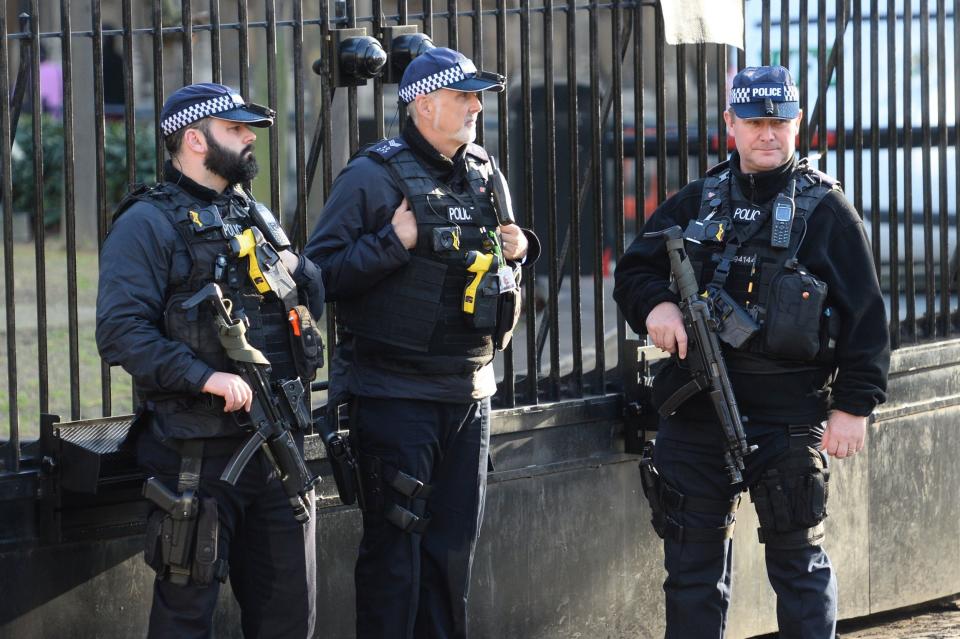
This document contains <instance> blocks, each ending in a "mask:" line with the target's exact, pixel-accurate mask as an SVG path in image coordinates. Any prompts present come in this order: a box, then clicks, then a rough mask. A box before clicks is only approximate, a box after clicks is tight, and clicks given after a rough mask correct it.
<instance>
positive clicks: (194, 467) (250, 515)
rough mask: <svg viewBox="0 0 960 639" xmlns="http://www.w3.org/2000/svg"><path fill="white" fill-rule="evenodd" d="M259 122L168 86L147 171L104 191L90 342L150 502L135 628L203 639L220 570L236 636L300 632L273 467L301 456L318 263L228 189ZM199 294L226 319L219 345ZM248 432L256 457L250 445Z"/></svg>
mask: <svg viewBox="0 0 960 639" xmlns="http://www.w3.org/2000/svg"><path fill="white" fill-rule="evenodd" d="M273 119H274V112H273V111H272V110H270V109H267V108H265V107H261V106H257V105H254V104H247V103H245V102H244V100H243V98H242V97H240V95H239V94H238V93H237V92H236V91H234V90H233V89H230V88H229V87H226V86H223V85H221V84H208V83H204V84H193V85H189V86H186V87H183V88H181V89H179V90H178V91H176V92H174V93H173V94H172V95H171V96H170V97H169V98H168V99H167V101H166V102H165V103H164V105H163V110H162V112H161V115H160V128H161V130H162V132H163V135H164V142H165V144H166V147H167V150H168V152H169V154H170V160H169V161H167V163H166V165H165V168H164V181H163V182H161V183H160V184H157V185H155V186H151V187H141V188H139V189H137V190H135V191H134V192H132V193H131V194H130V195H128V196H127V198H125V199H124V200H123V202H121V204H120V205H119V207H118V209H117V211H116V213H115V214H114V223H113V227H112V229H111V231H110V234H109V235H108V236H107V239H106V241H105V242H104V246H103V250H102V253H101V256H100V269H101V270H100V282H99V294H98V298H97V344H98V346H99V349H100V353H101V355H102V356H103V358H104V359H105V360H106V361H107V362H109V363H110V364H119V365H121V366H123V368H124V369H125V370H126V371H127V372H129V373H130V374H131V375H132V376H133V380H134V383H135V385H136V388H137V392H138V397H139V398H140V405H139V407H138V410H137V419H136V420H135V426H134V433H135V435H136V436H137V437H136V439H135V441H136V448H137V456H138V462H139V464H140V466H141V467H142V468H143V469H144V470H145V471H146V473H147V474H148V476H150V477H151V478H150V479H149V480H148V482H147V485H146V487H145V489H144V493H145V495H146V496H147V497H148V498H150V499H151V500H152V501H153V502H154V504H155V505H154V508H153V514H151V515H150V518H149V520H148V523H147V535H146V559H147V561H148V563H149V564H150V565H151V567H152V568H154V569H155V570H156V571H157V580H156V582H155V585H154V596H153V608H152V610H151V614H150V633H149V635H150V636H151V637H176V638H178V639H182V638H184V637H209V636H210V634H211V630H212V629H211V622H212V618H213V612H214V608H215V606H216V603H217V597H218V593H219V590H220V583H221V582H223V581H225V580H226V578H227V577H228V576H229V577H230V582H231V586H232V589H233V593H234V595H235V597H236V598H237V601H238V602H239V604H240V610H241V616H242V629H243V633H244V635H245V636H248V637H254V636H255V637H284V638H287V637H311V636H312V635H313V628H314V609H315V599H316V583H315V582H316V578H315V572H316V566H315V546H314V544H315V541H314V527H313V525H312V523H306V524H305V523H303V522H306V521H308V520H309V518H310V514H311V512H312V509H313V505H312V493H311V492H310V491H309V488H308V486H309V482H308V481H306V480H305V478H304V477H302V476H301V477H300V479H299V481H300V484H298V485H297V486H294V489H293V490H292V491H290V490H288V487H289V482H290V481H291V479H290V476H291V473H290V472H288V471H290V468H287V467H285V466H284V463H285V462H289V461H291V460H292V461H293V462H297V460H300V461H302V456H301V455H302V444H303V433H302V432H301V431H302V426H303V425H304V424H303V423H302V420H298V419H297V416H302V415H304V414H305V409H306V404H305V400H304V399H303V397H302V388H303V386H302V382H305V381H308V380H309V379H312V378H313V376H314V374H315V370H316V368H317V366H318V365H319V364H320V358H321V354H320V353H319V352H318V351H319V341H318V340H317V337H318V336H317V335H316V331H315V327H314V326H313V323H312V321H311V315H312V316H315V317H319V316H320V313H321V312H322V310H323V302H324V300H323V286H322V283H321V277H320V269H319V268H318V267H317V266H315V265H314V264H313V263H312V262H311V261H310V260H308V259H306V258H304V257H302V256H300V257H298V256H296V255H295V254H293V253H292V252H291V251H290V250H289V249H288V248H287V245H288V244H289V242H287V241H285V240H286V237H285V235H284V234H283V232H282V229H280V228H279V225H278V224H277V223H276V219H275V218H274V217H273V216H272V214H271V213H270V212H269V211H268V210H266V209H265V208H264V207H263V206H262V205H260V204H258V203H257V202H256V201H255V200H254V199H253V197H252V196H251V195H250V193H249V192H247V191H245V190H244V189H243V187H242V184H243V183H245V182H248V181H249V180H251V179H253V177H254V176H255V175H256V174H257V162H256V159H255V158H254V156H253V142H254V140H255V139H256V135H255V134H254V132H253V130H252V129H251V128H250V127H268V126H270V125H271V124H273ZM254 272H255V273H256V275H257V278H259V279H257V278H255V277H253V275H254ZM271 282H272V283H271ZM284 282H286V283H287V284H286V285H283V283H284ZM213 283H215V284H216V285H218V286H219V290H218V289H216V288H214V287H213V286H212V284H213ZM264 286H268V288H264ZM284 286H285V288H284ZM204 291H205V292H204ZM198 294H199V295H198ZM221 300H223V301H222V302H221ZM215 302H219V303H221V304H222V307H221V310H223V311H225V314H226V316H227V319H228V320H230V322H228V323H231V322H232V324H233V325H232V327H231V328H230V330H229V331H227V333H228V338H230V339H233V340H234V342H233V343H232V344H231V350H230V351H227V350H225V349H224V346H223V345H222V343H221V340H222V339H224V335H225V333H224V330H221V331H220V333H219V334H218V319H217V318H218V315H217V312H216V308H217V307H216V306H215V305H214V303H215ZM295 320H296V321H295ZM291 322H293V325H292V324H291ZM244 329H245V330H244ZM292 329H293V330H292ZM237 331H239V333H238V332H237ZM307 338H309V339H307ZM245 340H246V341H245ZM237 349H239V350H240V351H242V352H243V353H244V355H239V356H238V355H237V352H236V351H237ZM254 349H255V350H256V351H257V352H256V355H257V357H254V356H252V355H251V354H252V353H255V351H254ZM261 356H262V357H261ZM237 357H240V358H241V359H242V358H243V357H249V358H250V361H251V362H258V363H256V364H248V365H246V366H243V365H241V364H240V363H238V362H237V361H235V360H236V358H237ZM262 358H265V359H262ZM257 371H260V372H262V373H263V378H262V379H263V380H264V383H263V384H262V387H258V386H257V385H256V384H255V382H254V379H255V378H256V375H254V374H253V373H255V372H257ZM241 372H244V373H245V374H243V375H241V374H239V373H241ZM281 384H283V386H282V388H283V389H284V393H289V395H284V397H283V398H282V400H281V401H285V402H286V404H285V406H287V409H289V410H287V409H282V410H281V412H282V413H283V414H284V415H286V416H288V417H289V419H286V418H284V419H277V418H276V415H274V416H273V417H272V418H270V419H268V418H267V417H264V415H265V414H266V415H271V414H272V413H270V411H269V410H267V411H266V412H265V413H264V412H263V411H260V412H258V408H259V407H262V406H268V404H264V403H262V399H263V398H262V397H258V396H256V395H255V393H273V392H275V391H277V390H278V389H280V388H281ZM252 387H253V388H256V389H257V390H252ZM273 396H274V397H276V395H273ZM277 405H278V406H279V405H280V404H279V403H278V404H277ZM248 411H250V412H248ZM251 420H256V423H253V422H252V421H251ZM271 420H272V421H271ZM280 423H285V424H287V426H288V427H289V428H286V429H280V430H279V431H277V432H274V433H272V434H271V435H270V438H273V437H274V435H278V436H279V437H278V439H277V441H280V442H281V443H282V444H284V445H283V446H281V448H279V449H277V448H273V447H272V446H271V448H272V450H273V451H274V453H273V454H271V456H270V457H269V458H268V456H267V454H266V453H265V452H254V454H253V456H252V457H251V458H250V459H249V461H248V462H247V463H246V465H245V466H243V465H241V466H235V467H234V470H235V471H241V470H242V472H240V473H239V475H238V476H237V477H235V478H233V479H232V481H233V482H234V483H233V485H232V484H231V483H229V481H224V480H223V479H221V475H222V474H223V473H224V471H225V469H226V468H227V466H228V464H229V463H230V462H231V457H232V456H233V454H234V453H235V452H236V451H237V450H238V449H240V448H241V446H242V445H243V444H244V442H245V441H246V440H247V439H248V438H249V437H250V433H249V430H250V429H251V427H256V428H259V427H261V426H264V425H269V424H273V425H277V424H280ZM291 429H292V431H293V434H291ZM263 432H266V431H263ZM251 441H253V446H252V451H258V449H259V446H257V444H259V442H260V440H259V439H255V440H251ZM271 441H273V440H272V439H271ZM294 446H295V447H297V448H298V451H294V452H291V450H290V449H291V448H292V447H294ZM252 451H251V452H252ZM277 466H279V467H280V468H281V469H282V470H283V471H284V472H283V473H278V472H277V468H276V467H277ZM297 468H298V467H297V466H296V464H294V466H293V470H297ZM299 468H300V469H301V471H302V469H303V468H304V467H303V466H300V467H299ZM278 474H280V475H282V476H284V485H283V486H282V485H281V480H280V478H279V477H278ZM294 474H295V473H294ZM301 474H302V473H301ZM291 505H293V506H294V507H293V508H291Z"/></svg>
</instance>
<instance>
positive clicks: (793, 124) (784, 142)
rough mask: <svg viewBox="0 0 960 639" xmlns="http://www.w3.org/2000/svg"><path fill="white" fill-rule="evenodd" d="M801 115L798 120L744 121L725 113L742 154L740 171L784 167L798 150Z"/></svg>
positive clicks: (760, 170) (724, 115)
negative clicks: (797, 142)
mask: <svg viewBox="0 0 960 639" xmlns="http://www.w3.org/2000/svg"><path fill="white" fill-rule="evenodd" d="M802 116H803V114H802V113H801V114H800V115H799V116H797V118H796V119H794V120H780V119H777V118H750V119H748V120H744V119H741V118H738V117H735V116H734V115H733V114H731V113H730V112H729V111H725V112H724V114H723V119H724V120H726V122H727V130H728V131H729V133H730V135H731V136H732V137H733V138H734V141H735V142H736V145H737V151H738V152H739V153H740V170H741V171H743V172H744V173H761V172H763V171H770V170H772V169H775V168H777V167H779V166H783V164H785V163H786V162H787V161H788V160H789V159H790V158H791V157H793V154H794V151H796V139H797V132H798V131H799V130H800V118H801V117H802Z"/></svg>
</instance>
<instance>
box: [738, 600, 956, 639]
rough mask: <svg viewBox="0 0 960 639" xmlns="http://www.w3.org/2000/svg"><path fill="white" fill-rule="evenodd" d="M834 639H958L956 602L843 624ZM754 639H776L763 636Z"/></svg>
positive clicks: (931, 605)
mask: <svg viewBox="0 0 960 639" xmlns="http://www.w3.org/2000/svg"><path fill="white" fill-rule="evenodd" d="M837 637H838V639H960V599H955V600H952V601H943V602H936V603H932V604H926V605H924V606H923V607H921V608H918V609H914V610H906V611H897V612H890V613H885V614H881V615H875V616H873V617H871V618H869V619H860V620H854V621H845V622H842V623H840V624H839V628H838V629H837ZM755 639H776V635H775V634H773V635H763V636H762V637H756V638H755Z"/></svg>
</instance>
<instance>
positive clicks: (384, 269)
mask: <svg viewBox="0 0 960 639" xmlns="http://www.w3.org/2000/svg"><path fill="white" fill-rule="evenodd" d="M503 82H504V80H503V77H502V76H498V75H496V74H492V73H484V72H481V71H478V70H477V68H476V66H475V65H474V64H473V62H471V61H470V60H469V59H467V58H466V57H464V56H463V55H461V54H460V53H458V52H456V51H453V50H450V49H446V48H435V49H431V50H430V51H428V52H426V53H424V54H422V55H420V56H419V57H417V58H415V59H414V60H413V62H411V63H410V65H409V66H408V67H407V69H406V70H405V72H404V74H403V77H402V79H401V82H400V86H399V96H400V101H401V106H405V109H406V114H407V120H406V123H405V125H404V127H403V132H402V135H400V136H399V137H395V138H393V139H390V140H384V141H381V142H379V143H377V144H374V145H373V146H371V147H369V148H367V149H366V150H364V151H362V152H360V153H359V154H357V155H356V156H355V157H354V158H353V159H352V160H351V161H350V162H349V163H348V164H347V166H346V167H345V168H344V169H343V171H342V172H341V173H340V175H339V176H338V177H337V179H336V181H335V182H334V185H333V188H332V189H331V192H330V195H329V197H328V198H327V201H326V205H325V207H324V211H323V214H322V215H321V217H320V221H319V223H318V225H317V227H316V229H315V230H314V232H313V235H312V236H311V238H310V241H309V242H308V243H307V247H306V249H305V253H306V254H307V255H308V256H309V257H310V258H311V259H314V260H315V261H316V262H317V263H318V264H320V265H321V266H322V267H323V270H324V278H325V284H326V287H327V291H328V293H329V296H330V299H332V300H335V301H336V303H337V320H338V323H339V328H340V332H339V335H340V341H339V343H338V345H337V351H336V356H335V358H334V360H333V364H332V367H333V368H332V371H331V377H330V393H331V397H332V398H333V400H332V401H333V402H340V401H343V400H344V398H346V397H352V398H353V399H352V402H351V405H350V409H349V410H350V418H351V437H352V438H353V441H354V443H355V446H356V447H357V448H358V450H359V454H360V460H361V466H362V468H363V483H364V486H363V491H362V492H363V494H364V496H365V504H364V513H363V526H364V533H363V539H362V541H361V543H360V552H359V556H358V558H357V565H356V573H355V577H356V590H357V636H358V637H361V638H368V637H377V638H384V637H403V638H407V637H432V638H442V637H465V636H466V606H467V590H468V587H469V584H470V568H471V564H472V560H473V552H474V547H475V545H476V540H477V536H478V533H479V530H480V522H481V519H482V516H483V505H484V495H485V491H486V477H487V475H486V473H487V463H488V462H487V453H488V446H489V437H490V433H489V423H490V400H489V398H490V396H491V395H492V394H493V393H494V392H495V391H496V381H495V379H494V372H493V366H492V364H491V362H492V360H493V356H494V352H495V348H497V347H501V346H502V345H503V344H504V342H505V339H507V336H508V334H509V331H510V330H512V328H513V324H514V322H515V318H516V315H515V314H514V311H515V310H516V309H518V306H517V305H516V304H517V295H518V284H519V273H520V268H519V266H518V265H517V263H518V262H522V261H524V260H526V263H532V261H533V259H535V257H536V253H537V252H538V251H539V249H538V248H537V247H538V246H539V245H538V244H537V243H536V241H535V240H536V238H535V237H534V236H533V235H532V234H531V233H529V232H528V231H523V230H521V229H520V228H519V227H517V225H516V224H513V223H512V222H510V221H509V219H505V215H506V214H505V212H504V211H503V210H498V209H495V208H494V207H493V206H492V205H491V197H490V194H491V190H492V189H491V185H490V184H489V178H490V175H491V162H490V159H489V158H488V155H487V153H486V151H484V150H483V148H481V147H479V146H477V145H475V144H473V140H474V139H475V137H476V130H477V118H478V116H479V114H480V110H481V109H482V105H481V103H480V100H479V95H478V94H479V92H480V91H485V90H493V91H501V90H503ZM507 217H508V216H507Z"/></svg>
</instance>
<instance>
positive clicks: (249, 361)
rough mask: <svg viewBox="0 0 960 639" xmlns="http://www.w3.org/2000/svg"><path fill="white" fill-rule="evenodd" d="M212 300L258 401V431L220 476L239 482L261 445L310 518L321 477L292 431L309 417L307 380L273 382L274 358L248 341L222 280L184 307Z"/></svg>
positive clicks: (303, 516) (297, 507)
mask: <svg viewBox="0 0 960 639" xmlns="http://www.w3.org/2000/svg"><path fill="white" fill-rule="evenodd" d="M207 301H209V302H210V303H211V304H212V305H213V308H214V310H215V311H216V316H217V317H216V322H217V328H218V333H219V335H220V344H221V345H222V346H223V348H224V350H225V351H226V352H227V356H228V357H229V358H230V359H232V360H233V361H235V362H236V363H237V364H239V366H240V367H241V369H242V370H243V373H244V378H245V379H246V381H247V383H248V384H250V387H251V388H252V389H253V405H252V406H251V408H250V420H251V422H252V427H253V434H252V435H250V438H249V439H248V440H247V441H246V443H244V444H243V446H241V447H240V449H239V450H238V451H237V452H236V453H234V455H233V457H232V458H231V459H230V461H229V462H228V463H227V467H226V468H225V469H224V471H223V474H222V475H221V476H220V479H222V480H223V481H225V482H228V483H229V484H231V485H235V484H236V483H237V479H239V477H240V473H242V472H243V469H244V468H246V466H247V463H249V461H250V459H251V458H252V457H253V455H254V453H256V452H257V450H258V449H262V450H263V452H264V454H265V455H266V456H267V459H269V460H270V463H271V464H272V465H273V467H274V469H275V471H276V473H277V476H278V477H279V478H280V483H281V484H282V485H283V491H284V492H285V493H286V494H287V498H288V499H289V501H290V505H291V506H292V507H293V514H294V517H296V519H297V521H299V522H307V521H309V520H310V502H309V500H308V498H307V493H309V492H310V490H311V489H312V488H313V486H314V485H315V484H316V483H317V482H318V481H319V477H312V476H311V475H310V471H309V470H308V469H307V463H306V462H305V461H304V459H303V455H302V454H301V453H300V450H299V449H298V448H297V444H296V442H295V441H294V438H293V434H292V433H291V432H290V430H291V428H292V427H293V425H295V424H296V425H299V426H300V427H301V428H306V427H307V426H308V425H309V423H310V417H309V414H308V413H307V409H306V406H305V404H304V402H303V395H304V388H303V383H302V382H301V381H300V380H299V379H291V380H288V381H286V382H283V383H281V384H277V389H276V390H275V389H274V387H273V386H271V384H270V376H269V374H268V372H267V371H268V369H269V367H270V361H269V360H268V359H267V358H266V357H264V355H263V353H261V352H260V351H259V350H257V349H256V348H254V347H253V346H251V345H250V343H249V342H248V341H247V338H246V332H247V328H246V326H245V325H244V323H243V321H241V320H239V319H234V318H233V317H231V315H230V311H231V305H230V300H228V299H227V300H225V299H224V298H223V293H221V291H220V287H219V286H218V285H217V284H215V283H210V284H207V285H206V286H204V287H203V288H202V289H200V290H199V291H198V292H197V293H196V294H195V295H193V296H192V297H191V298H190V299H188V300H187V301H185V302H184V303H183V305H182V307H183V308H184V309H185V310H186V309H189V308H193V307H195V306H199V305H200V304H202V303H203V302H207Z"/></svg>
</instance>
